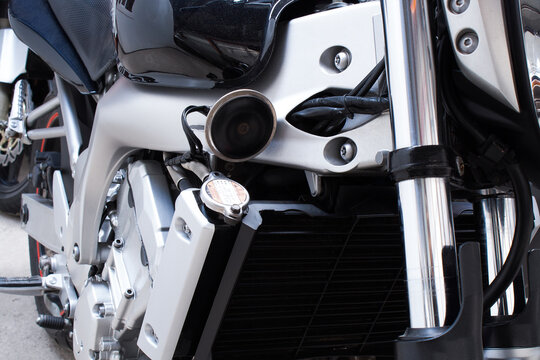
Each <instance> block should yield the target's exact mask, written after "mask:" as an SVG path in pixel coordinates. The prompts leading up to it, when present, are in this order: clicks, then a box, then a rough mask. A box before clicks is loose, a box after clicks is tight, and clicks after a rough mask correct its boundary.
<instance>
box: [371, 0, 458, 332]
mask: <svg viewBox="0 0 540 360" xmlns="http://www.w3.org/2000/svg"><path fill="white" fill-rule="evenodd" d="M382 3H383V16H384V23H385V35H386V54H387V57H386V59H387V75H388V84H389V89H390V95H391V110H392V117H393V123H394V140H395V148H396V150H398V149H409V148H414V147H421V146H432V145H440V140H439V129H438V123H437V107H436V86H435V64H434V60H433V48H432V41H431V31H430V26H429V14H428V9H427V3H428V1H426V0H416V1H414V0H383V2H382ZM397 186H398V192H399V201H400V206H401V215H402V219H403V232H404V241H405V257H406V267H407V284H408V293H409V311H410V321H411V327H412V328H437V327H442V326H444V325H447V314H448V313H449V312H448V311H449V309H450V308H455V307H457V306H458V304H456V303H450V302H451V301H453V302H455V300H450V299H451V298H450V297H448V294H449V292H448V291H447V290H448V289H449V288H451V287H454V284H451V282H453V281H455V276H456V274H455V273H454V274H448V269H455V264H456V251H455V239H454V230H453V220H452V211H451V202H450V200H449V189H448V181H447V180H446V179H445V178H444V177H437V176H433V177H420V178H417V177H413V178H410V179H405V180H403V181H400V182H398V185H397ZM445 272H446V273H445ZM449 279H450V280H449ZM448 320H449V321H451V320H453V319H448Z"/></svg>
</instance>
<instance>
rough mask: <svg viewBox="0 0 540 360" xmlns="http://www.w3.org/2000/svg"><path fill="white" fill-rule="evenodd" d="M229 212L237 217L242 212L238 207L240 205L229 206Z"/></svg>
mask: <svg viewBox="0 0 540 360" xmlns="http://www.w3.org/2000/svg"><path fill="white" fill-rule="evenodd" d="M231 212H232V213H233V214H234V215H238V214H240V213H241V212H242V208H241V207H240V205H238V204H234V205H233V206H231Z"/></svg>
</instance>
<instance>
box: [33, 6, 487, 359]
mask: <svg viewBox="0 0 540 360" xmlns="http://www.w3.org/2000/svg"><path fill="white" fill-rule="evenodd" d="M414 4H415V8H414V9H412V8H411V7H410V6H409V5H410V3H409V2H407V1H398V0H385V1H383V18H384V34H385V40H386V50H387V58H386V62H387V67H386V68H387V71H388V73H387V75H388V83H389V90H390V95H391V112H392V121H390V117H389V115H388V114H383V115H381V116H379V117H376V118H375V119H373V120H371V122H368V123H366V124H365V125H363V126H361V127H358V128H356V129H353V130H349V131H347V132H345V133H342V134H339V135H336V136H334V137H329V138H321V137H317V136H314V135H310V134H306V133H304V132H302V131H300V130H298V129H296V128H294V127H292V126H291V125H290V124H289V123H288V122H287V121H285V117H286V115H287V114H288V112H289V111H290V110H291V109H292V108H294V106H296V104H298V103H301V102H302V101H304V100H305V99H306V98H308V97H309V96H311V95H312V94H314V93H317V92H320V91H323V90H325V89H327V88H328V87H329V86H332V87H338V88H344V89H347V88H352V87H354V86H355V85H356V82H357V81H358V79H361V78H362V77H363V76H365V74H366V73H367V72H368V71H369V70H370V69H371V68H372V67H373V65H374V64H375V63H376V61H377V60H378V59H380V58H381V57H382V55H383V53H384V42H383V36H382V18H381V15H380V6H379V4H377V3H372V2H369V3H364V4H358V5H354V6H349V7H346V8H342V9H336V10H333V11H332V12H323V13H320V14H316V15H312V16H310V17H308V18H309V19H305V18H303V19H296V20H293V21H291V22H290V23H289V24H288V25H287V26H286V27H287V29H286V30H285V31H284V32H283V33H284V34H285V35H284V37H285V38H282V39H278V41H277V43H278V44H280V45H279V46H278V48H277V49H276V51H275V55H274V59H273V60H272V63H271V64H270V66H269V68H268V70H267V72H266V74H265V75H263V77H262V78H261V79H259V80H258V81H257V82H255V83H254V84H253V86H252V88H253V89H254V90H257V91H259V92H261V93H263V94H265V95H266V96H267V97H268V98H269V99H270V101H272V103H273V104H274V106H275V108H276V112H277V117H278V127H277V132H276V136H275V138H274V140H273V141H272V144H271V145H270V146H269V147H268V148H267V149H266V150H265V151H264V152H263V153H261V154H260V155H259V156H258V157H257V158H256V159H254V161H257V162H261V163H268V164H276V165H281V166H287V167H291V168H299V169H303V170H306V171H309V172H311V173H317V174H344V173H347V172H354V171H360V170H364V169H377V168H380V166H381V161H380V158H381V154H384V153H387V152H389V151H392V150H394V149H402V148H410V147H417V146H429V145H440V138H439V136H440V134H439V126H438V121H437V112H436V93H435V89H436V83H435V80H436V79H435V73H434V69H435V66H434V59H433V49H432V45H431V44H432V41H431V35H430V34H431V31H430V29H429V15H428V9H427V1H415V2H414ZM351 23H354V24H355V26H358V29H357V31H354V32H351V31H349V30H348V29H347V24H351ZM359 33H362V34H371V35H372V38H373V39H374V41H373V43H372V44H371V43H370V44H368V45H365V44H362V45H363V46H364V48H362V46H360V47H359V45H358V41H357V38H356V37H357V36H358V35H357V34H359ZM307 39H313V41H311V40H307ZM335 39H339V40H340V43H339V44H336V43H335ZM366 43H369V42H366ZM336 46H341V47H344V48H347V49H348V50H349V51H350V52H351V53H352V55H353V59H354V61H352V62H351V65H350V67H349V68H348V69H346V70H345V71H343V72H341V73H328V72H325V70H324V69H325V67H324V66H322V65H324V64H322V58H319V55H316V54H321V53H323V52H324V51H325V49H330V48H332V47H336ZM366 46H367V48H366ZM370 54H371V55H370ZM373 54H375V56H372V55H373ZM314 59H315V60H314ZM314 74H318V75H314ZM65 86H66V84H65V83H64V82H63V81H62V80H60V79H57V87H58V91H59V96H58V99H55V100H54V101H55V104H60V106H61V110H62V114H63V119H64V125H63V127H61V128H53V129H47V130H41V131H40V130H34V131H35V132H34V133H32V131H30V132H29V133H28V137H29V138H31V139H40V138H49V137H57V136H59V135H61V136H65V137H66V140H67V143H68V150H69V155H70V165H71V169H72V174H73V176H74V179H75V186H74V189H75V191H74V198H73V202H72V204H71V206H68V202H67V196H66V192H65V189H64V186H63V181H62V177H61V176H60V174H59V173H56V174H55V176H54V185H53V188H54V191H53V194H54V196H53V200H52V202H47V201H44V200H43V199H39V197H38V196H35V195H25V196H24V197H23V206H26V207H27V209H28V212H29V214H30V215H29V219H28V221H27V222H26V224H25V227H26V230H27V231H28V232H29V234H30V235H32V236H34V237H35V238H36V239H37V240H38V241H40V242H41V243H42V244H43V245H44V246H46V247H48V248H50V249H52V250H55V251H58V252H62V253H63V254H65V256H66V258H67V259H68V268H69V270H70V275H71V281H72V283H73V285H74V286H75V288H76V289H77V290H78V292H79V294H81V293H82V290H83V289H84V287H85V282H86V280H87V279H86V274H87V273H88V268H89V266H90V265H93V264H99V263H103V262H104V261H105V260H106V259H104V258H102V255H101V252H100V251H99V247H98V231H99V227H100V221H101V217H102V210H103V206H104V203H105V199H106V196H107V191H108V189H109V185H110V184H111V182H112V180H113V178H114V176H115V175H116V173H117V170H118V169H119V168H120V167H121V165H122V164H123V163H124V162H125V160H126V159H127V158H128V157H129V156H130V154H132V153H134V152H137V151H139V150H140V149H150V150H155V151H163V152H176V153H182V152H185V151H187V150H188V149H189V146H188V144H187V141H186V139H185V137H184V134H183V132H182V128H181V123H180V119H179V118H180V116H179V115H180V113H181V111H182V110H183V109H184V108H186V107H187V106H189V105H211V104H214V103H215V102H216V100H217V99H218V98H219V97H221V96H222V95H224V94H225V92H224V91H219V90H218V91H202V90H201V91H195V90H178V89H169V88H155V87H149V86H143V85H138V84H135V83H132V82H130V81H129V80H127V79H120V80H119V81H118V82H117V83H116V84H115V85H114V86H113V87H112V88H111V89H110V90H109V91H108V92H107V93H106V94H105V95H104V96H103V97H102V98H101V99H100V101H99V104H98V108H97V112H96V115H95V121H94V126H93V129H92V135H91V139H90V143H89V146H88V148H87V149H86V150H84V151H83V152H82V153H80V154H79V152H80V148H81V144H82V140H81V136H80V131H79V129H78V120H77V118H76V111H75V108H74V102H73V99H72V98H71V96H70V92H69V91H67V90H66V88H65ZM49 105H50V104H45V105H44V106H45V107H47V106H49ZM38 109H39V108H38ZM193 119H194V120H195V121H194V123H197V124H203V123H204V119H203V118H202V117H198V118H197V117H196V116H194V118H193ZM190 120H191V119H190ZM198 135H200V136H199V137H200V139H201V140H202V141H203V143H204V142H205V139H204V136H202V133H200V132H199V133H198ZM345 141H352V142H353V144H354V146H356V152H355V156H354V158H353V159H352V161H350V162H348V163H343V162H341V161H340V160H339V154H338V152H339V149H340V147H341V145H342V144H343V143H344V142H345ZM205 146H206V144H205ZM206 148H208V147H207V146H206ZM291 155H293V156H291ZM397 187H398V193H399V200H400V209H401V215H402V220H403V229H404V243H405V253H406V265H407V284H408V294H409V305H410V318H411V327H413V328H440V327H442V326H444V325H447V320H448V319H446V314H447V308H448V307H450V306H454V307H455V306H459V305H458V304H449V303H448V302H449V299H447V297H446V290H447V288H448V286H450V285H451V284H448V280H447V279H446V278H445V274H444V269H445V268H446V267H448V265H449V264H448V262H450V263H454V264H455V262H456V256H455V239H454V230H453V221H452V211H451V201H450V198H449V188H448V182H447V180H445V179H444V178H439V177H429V178H420V179H411V180H405V181H401V182H399V183H398V185H397ZM164 206H165V207H166V206H170V204H164ZM174 208H175V210H174V215H173V216H172V218H171V219H170V221H169V222H168V223H163V222H161V225H167V226H168V228H169V230H168V233H167V235H166V236H167V241H166V242H165V243H164V246H162V247H161V248H160V249H159V251H160V252H161V254H163V256H160V257H159V258H160V260H159V263H157V264H156V265H155V266H156V270H155V271H156V272H155V274H154V277H153V278H154V288H153V290H152V293H151V295H150V298H149V300H148V306H147V308H146V314H145V317H144V320H143V324H142V330H141V334H140V335H139V339H138V342H137V345H138V346H139V347H140V348H141V349H142V350H143V351H144V352H145V353H146V354H147V355H148V356H150V357H151V358H160V359H161V358H170V357H171V356H172V353H173V352H174V347H175V345H176V341H177V339H178V336H179V334H180V331H181V329H182V325H183V321H184V319H185V316H186V314H187V310H188V307H189V304H190V301H191V297H192V295H193V292H194V290H195V286H196V283H197V279H198V274H200V271H201V269H202V265H203V262H204V259H205V256H206V252H207V250H208V246H209V244H210V241H211V239H212V235H213V228H212V226H211V224H209V223H208V221H206V220H205V219H204V217H203V216H202V215H201V214H200V213H199V211H198V208H197V204H196V202H195V201H194V194H193V191H187V192H186V191H185V192H182V194H181V196H180V197H179V198H178V199H177V200H176V206H175V207H174ZM153 231H154V233H156V231H157V230H156V229H153ZM494 231H495V230H494ZM448 249H450V250H451V253H452V254H453V255H452V256H451V257H448V255H447V254H448V253H446V254H445V256H443V251H447V250H448ZM113 251H114V250H113ZM179 254H182V255H181V256H182V258H181V259H179ZM450 265H451V264H450ZM178 274H181V275H180V279H179V278H178ZM171 281H175V283H180V285H179V286H177V287H175V288H171V287H170V286H169V284H170V283H171ZM165 298H166V299H167V300H164V299H165ZM70 316H73V315H72V314H71V315H70Z"/></svg>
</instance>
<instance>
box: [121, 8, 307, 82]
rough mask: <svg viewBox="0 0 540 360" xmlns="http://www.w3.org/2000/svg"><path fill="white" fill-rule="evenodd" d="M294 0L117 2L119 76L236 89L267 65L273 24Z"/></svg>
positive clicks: (144, 80)
mask: <svg viewBox="0 0 540 360" xmlns="http://www.w3.org/2000/svg"><path fill="white" fill-rule="evenodd" d="M296 1H297V0H152V1H149V0H117V1H116V8H115V10H114V14H115V26H116V36H117V52H118V58H119V69H120V72H121V73H122V74H123V75H125V76H126V77H128V78H130V79H131V80H134V81H138V82H142V83H150V84H160V85H163V86H173V87H188V88H214V87H224V88H229V87H237V86H242V85H245V84H247V83H249V82H251V81H252V80H253V79H254V78H255V77H257V75H258V74H259V73H260V72H261V71H262V69H263V68H264V66H265V65H266V64H267V63H268V59H269V57H270V54H271V52H272V47H273V42H274V37H275V31H276V24H277V20H278V18H279V16H280V14H281V13H282V11H283V10H284V9H285V8H286V7H287V6H288V5H290V4H292V3H294V2H296Z"/></svg>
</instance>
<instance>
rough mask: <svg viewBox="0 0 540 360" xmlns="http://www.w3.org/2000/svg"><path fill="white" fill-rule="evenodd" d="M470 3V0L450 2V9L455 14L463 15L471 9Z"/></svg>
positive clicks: (452, 0)
mask: <svg viewBox="0 0 540 360" xmlns="http://www.w3.org/2000/svg"><path fill="white" fill-rule="evenodd" d="M470 3H471V1H470V0H449V1H448V8H449V9H450V11H452V12H453V13H454V14H462V13H464V12H465V11H466V10H467V9H468V8H469V5H470Z"/></svg>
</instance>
